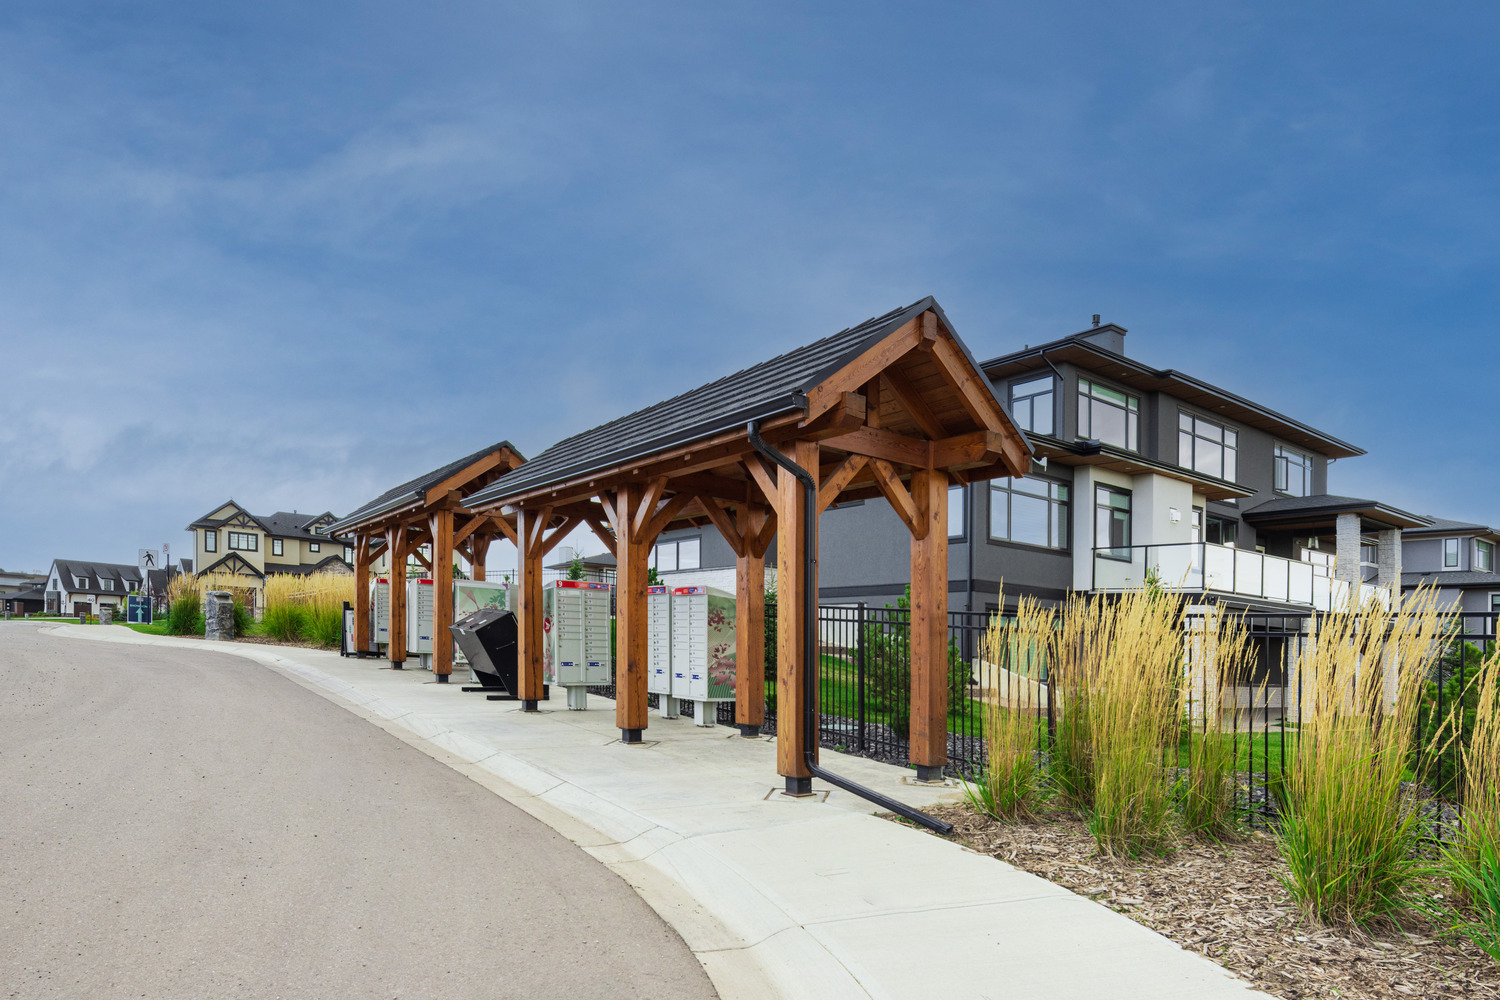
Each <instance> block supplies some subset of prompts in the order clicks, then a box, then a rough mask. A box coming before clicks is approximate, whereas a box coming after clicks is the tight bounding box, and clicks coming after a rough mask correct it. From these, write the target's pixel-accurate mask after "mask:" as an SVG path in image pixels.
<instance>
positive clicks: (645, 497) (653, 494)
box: [630, 476, 667, 535]
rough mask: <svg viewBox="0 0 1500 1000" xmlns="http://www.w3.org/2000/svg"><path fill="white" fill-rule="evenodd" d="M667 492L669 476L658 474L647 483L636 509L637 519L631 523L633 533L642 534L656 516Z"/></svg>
mask: <svg viewBox="0 0 1500 1000" xmlns="http://www.w3.org/2000/svg"><path fill="white" fill-rule="evenodd" d="M666 493H667V477H666V476H657V477H656V478H655V479H653V480H651V481H650V482H649V483H647V484H646V489H645V491H644V492H642V493H641V501H640V504H639V506H637V507H636V509H635V521H634V522H633V523H632V524H631V525H630V533H631V534H632V535H639V534H642V533H643V532H644V531H645V530H646V525H647V524H649V523H651V519H652V518H653V517H655V516H656V508H657V506H658V505H659V504H660V503H661V502H662V499H663V498H664V497H665V496H666Z"/></svg>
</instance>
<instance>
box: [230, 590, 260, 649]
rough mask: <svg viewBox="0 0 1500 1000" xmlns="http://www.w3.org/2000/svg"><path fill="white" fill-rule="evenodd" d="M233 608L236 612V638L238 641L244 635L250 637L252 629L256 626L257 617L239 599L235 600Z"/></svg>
mask: <svg viewBox="0 0 1500 1000" xmlns="http://www.w3.org/2000/svg"><path fill="white" fill-rule="evenodd" d="M232 608H233V611H234V637H235V638H236V639H238V638H239V637H240V636H242V635H249V634H250V629H251V628H253V627H254V626H255V616H254V615H252V614H251V613H250V608H249V607H248V606H247V605H246V604H245V602H244V601H243V600H241V599H240V598H238V597H236V598H235V599H234V604H233V605H232Z"/></svg>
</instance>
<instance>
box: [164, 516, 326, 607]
mask: <svg viewBox="0 0 1500 1000" xmlns="http://www.w3.org/2000/svg"><path fill="white" fill-rule="evenodd" d="M335 520H337V518H335V517H334V515H333V513H332V512H331V511H324V512H323V513H321V514H298V513H296V512H295V511H293V512H288V511H284V510H283V511H277V512H276V513H274V514H252V513H250V512H249V511H248V510H246V509H245V508H243V507H241V506H240V505H239V504H237V503H235V502H234V501H233V500H229V501H227V502H226V503H224V504H221V505H220V506H219V507H217V508H215V509H214V510H213V511H211V512H209V513H208V514H206V515H204V516H203V517H200V518H199V519H198V520H196V521H194V522H193V523H192V524H190V525H188V531H190V532H192V533H193V558H192V560H191V564H192V565H196V566H198V567H200V568H199V574H200V575H201V574H204V573H220V574H225V575H228V576H230V577H235V578H237V579H236V580H235V581H234V584H233V586H235V587H237V588H239V589H243V590H245V591H247V592H249V593H250V594H251V595H252V596H253V597H254V599H255V601H256V604H257V610H258V605H259V595H260V593H261V592H262V591H263V590H264V588H265V580H266V577H268V576H273V575H275V574H277V573H295V574H307V573H317V572H320V571H329V572H334V573H353V572H354V549H353V547H352V546H353V541H352V540H351V539H348V538H345V537H343V536H340V535H334V534H330V533H329V531H328V526H329V525H331V524H332V523H333V522H334V521H335ZM188 562H189V560H184V563H185V564H186V563H188Z"/></svg>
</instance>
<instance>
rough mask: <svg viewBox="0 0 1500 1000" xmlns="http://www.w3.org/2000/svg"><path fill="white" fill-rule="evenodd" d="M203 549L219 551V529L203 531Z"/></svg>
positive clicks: (205, 550)
mask: <svg viewBox="0 0 1500 1000" xmlns="http://www.w3.org/2000/svg"><path fill="white" fill-rule="evenodd" d="M203 551H204V552H217V551H219V533H218V532H217V531H205V532H204V533H203Z"/></svg>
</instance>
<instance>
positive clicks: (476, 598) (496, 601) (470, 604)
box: [453, 580, 510, 681]
mask: <svg viewBox="0 0 1500 1000" xmlns="http://www.w3.org/2000/svg"><path fill="white" fill-rule="evenodd" d="M509 610H510V591H508V590H506V589H505V584H503V583H487V582H485V581H483V580H454V581H453V621H454V623H455V624H456V623H457V622H459V621H461V620H463V619H464V618H467V617H468V616H469V615H472V614H474V613H475V612H479V611H509ZM455 634H456V633H455ZM453 662H454V663H457V664H468V663H469V662H470V661H469V657H468V654H467V653H466V652H464V648H463V647H462V646H458V645H455V646H454V648H453ZM474 679H475V680H476V681H482V678H479V677H477V676H476V677H475V678H474Z"/></svg>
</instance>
